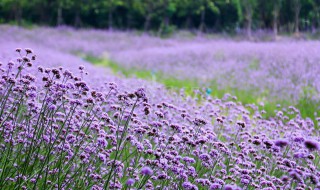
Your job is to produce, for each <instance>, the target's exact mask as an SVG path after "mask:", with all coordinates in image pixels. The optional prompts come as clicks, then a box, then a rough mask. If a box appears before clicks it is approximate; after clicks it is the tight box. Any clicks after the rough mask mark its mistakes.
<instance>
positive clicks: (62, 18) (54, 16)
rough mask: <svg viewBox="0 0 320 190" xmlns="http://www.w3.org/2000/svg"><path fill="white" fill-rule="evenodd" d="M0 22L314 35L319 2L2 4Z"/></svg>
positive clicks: (60, 0)
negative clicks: (304, 33) (303, 33)
mask: <svg viewBox="0 0 320 190" xmlns="http://www.w3.org/2000/svg"><path fill="white" fill-rule="evenodd" d="M0 23H10V24H17V25H22V26H31V25H49V26H61V25H68V26H73V27H77V28H80V27H85V28H100V29H109V30H138V31H144V32H146V31H148V32H152V33H154V34H157V35H161V36H166V35H170V34H172V33H173V32H175V31H177V30H187V31H191V32H206V33H223V34H225V33H227V34H230V35H244V36H247V37H249V38H252V36H253V33H255V34H260V35H262V34H271V35H272V34H273V36H277V35H278V33H281V34H283V35H292V34H294V35H296V36H299V34H300V32H306V33H309V34H312V35H314V36H316V34H318V33H319V28H320V1H319V0H268V1H265V0H157V1H154V0H1V1H0Z"/></svg>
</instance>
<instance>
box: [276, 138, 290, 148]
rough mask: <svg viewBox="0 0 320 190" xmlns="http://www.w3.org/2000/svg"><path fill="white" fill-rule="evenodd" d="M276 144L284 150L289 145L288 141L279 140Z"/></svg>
mask: <svg viewBox="0 0 320 190" xmlns="http://www.w3.org/2000/svg"><path fill="white" fill-rule="evenodd" d="M274 144H275V145H276V146H279V147H280V148H283V147H285V146H287V145H288V144H289V142H288V140H286V139H278V140H276V141H274Z"/></svg>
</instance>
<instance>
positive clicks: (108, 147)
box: [0, 26, 320, 190]
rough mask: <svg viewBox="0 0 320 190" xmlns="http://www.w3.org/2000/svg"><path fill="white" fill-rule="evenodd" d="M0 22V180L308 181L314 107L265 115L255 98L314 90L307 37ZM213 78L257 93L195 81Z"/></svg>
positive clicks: (312, 52) (311, 95)
mask: <svg viewBox="0 0 320 190" xmlns="http://www.w3.org/2000/svg"><path fill="white" fill-rule="evenodd" d="M0 31H1V33H0V62H1V64H0V76H1V78H0V134H1V135H0V155H1V156H0V189H93V190H98V189H132V190H133V189H159V190H160V189H168V190H170V189H186V190H197V189H210V190H215V189H217V190H221V189H223V190H238V189H239V190H240V189H243V190H245V189H246V190H253V189H264V190H277V189H281V190H282V189H288V190H291V189H296V190H304V189H310V190H320V183H319V176H320V139H319V138H320V132H319V121H320V119H319V118H318V116H317V115H316V114H317V112H318V111H319V108H318V107H316V108H315V110H313V111H314V113H312V114H313V115H312V116H313V118H311V116H310V117H305V116H302V114H301V113H302V112H303V110H300V109H298V108H296V107H295V106H288V107H285V106H282V105H277V106H276V107H275V108H274V110H272V112H274V114H275V115H274V116H272V117H266V116H265V115H266V114H267V112H266V111H265V110H263V107H264V106H263V103H261V104H256V102H255V101H257V102H268V101H274V102H276V101H279V100H286V101H288V102H290V103H292V105H295V103H297V102H299V101H300V100H301V99H307V100H308V101H310V102H318V101H319V98H320V97H319V91H320V83H319V73H320V72H319V71H320V55H319V54H318V52H317V50H318V49H317V47H319V45H320V43H319V42H317V41H281V42H235V41H232V40H230V39H225V40H215V39H212V38H210V37H207V38H205V37H201V38H200V37H199V38H187V39H182V38H179V37H175V38H170V39H160V38H155V37H151V36H146V35H138V34H133V33H125V32H106V31H98V30H73V29H69V28H57V29H53V28H35V29H31V30H29V29H22V28H18V27H12V26H1V27H0ZM87 57H94V58H96V59H98V60H104V61H105V62H112V63H113V64H114V63H116V64H117V67H119V68H120V67H121V68H122V70H125V71H127V72H129V71H130V70H132V71H139V70H140V71H144V72H151V73H156V74H155V77H157V76H159V75H157V73H161V76H162V77H168V78H170V77H171V78H172V77H175V78H176V79H177V80H185V81H196V82H195V83H194V84H195V86H192V88H194V89H196V88H198V89H199V90H195V91H194V94H193V95H190V94H189V93H187V92H186V90H187V89H175V90H171V89H168V88H167V87H166V86H165V85H164V84H161V81H160V79H157V78H155V80H153V81H149V80H143V79H139V77H133V78H131V77H128V78H125V77H123V75H121V74H117V75H114V72H113V71H112V68H111V67H110V65H109V67H108V65H106V66H107V67H98V66H94V65H92V64H91V63H90V62H88V60H90V59H87ZM123 68H124V69H123ZM118 71H119V70H118ZM213 83H214V85H216V86H217V87H218V88H217V89H215V90H219V89H220V90H221V91H222V92H227V90H228V89H239V90H243V91H245V92H252V93H253V94H252V96H253V97H257V100H255V101H253V102H251V103H244V102H242V101H241V99H238V98H237V97H235V96H233V95H230V94H229V93H231V94H232V92H229V93H226V94H224V95H223V96H222V97H215V96H211V95H212V94H210V92H208V91H203V90H201V89H202V88H203V87H204V88H206V87H211V86H210V85H212V84H213ZM303 109H308V107H304V108H303Z"/></svg>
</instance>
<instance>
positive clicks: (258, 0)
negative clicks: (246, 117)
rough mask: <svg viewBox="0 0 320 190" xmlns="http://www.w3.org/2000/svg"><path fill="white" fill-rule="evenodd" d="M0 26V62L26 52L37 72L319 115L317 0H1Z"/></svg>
mask: <svg viewBox="0 0 320 190" xmlns="http://www.w3.org/2000/svg"><path fill="white" fill-rule="evenodd" d="M0 23H1V24H0V58H1V59H2V61H3V62H5V61H9V60H10V59H12V57H13V56H14V54H12V50H14V49H15V48H16V47H22V48H24V47H30V48H32V49H34V50H35V52H36V53H37V54H38V55H39V64H43V65H46V66H64V67H66V68H70V69H74V68H77V67H78V65H80V64H82V65H86V66H87V68H91V70H90V71H91V73H96V72H100V70H101V69H100V68H102V67H103V68H104V69H103V70H104V71H107V72H105V73H104V74H103V75H106V76H111V75H112V76H115V77H118V78H120V79H132V78H138V79H142V80H143V81H146V82H151V83H152V84H151V85H149V87H151V86H152V85H154V84H160V85H163V86H164V88H165V89H166V90H168V92H169V93H172V92H173V93H177V92H179V93H181V92H183V93H185V94H186V95H188V96H193V97H198V96H197V94H199V93H202V94H205V96H212V97H217V98H222V97H224V95H225V94H228V93H229V94H231V95H234V96H236V97H237V100H238V101H239V102H240V103H242V104H252V103H254V104H256V105H259V108H260V110H265V111H267V114H266V117H269V116H274V115H275V113H276V112H277V111H278V110H279V109H281V108H280V106H284V107H287V106H295V107H297V108H298V109H300V111H301V115H302V116H303V117H310V118H311V119H313V120H314V121H315V119H316V118H318V115H319V114H320V112H319V106H320V96H319V92H320V82H319V81H320V75H319V73H320V53H319V47H320V42H319V37H320V0H268V1H266V0H157V1H155V0H0ZM10 52H11V53H10ZM98 66H99V67H100V68H99V69H97V67H98ZM99 76H101V75H100V74H99V75H98V74H97V75H90V77H91V78H94V77H99ZM90 80H92V79H90Z"/></svg>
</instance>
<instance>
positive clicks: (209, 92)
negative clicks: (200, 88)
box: [206, 88, 212, 96]
mask: <svg viewBox="0 0 320 190" xmlns="http://www.w3.org/2000/svg"><path fill="white" fill-rule="evenodd" d="M211 92H212V90H211V88H207V89H206V93H207V95H208V96H209V95H210V94H211Z"/></svg>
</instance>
